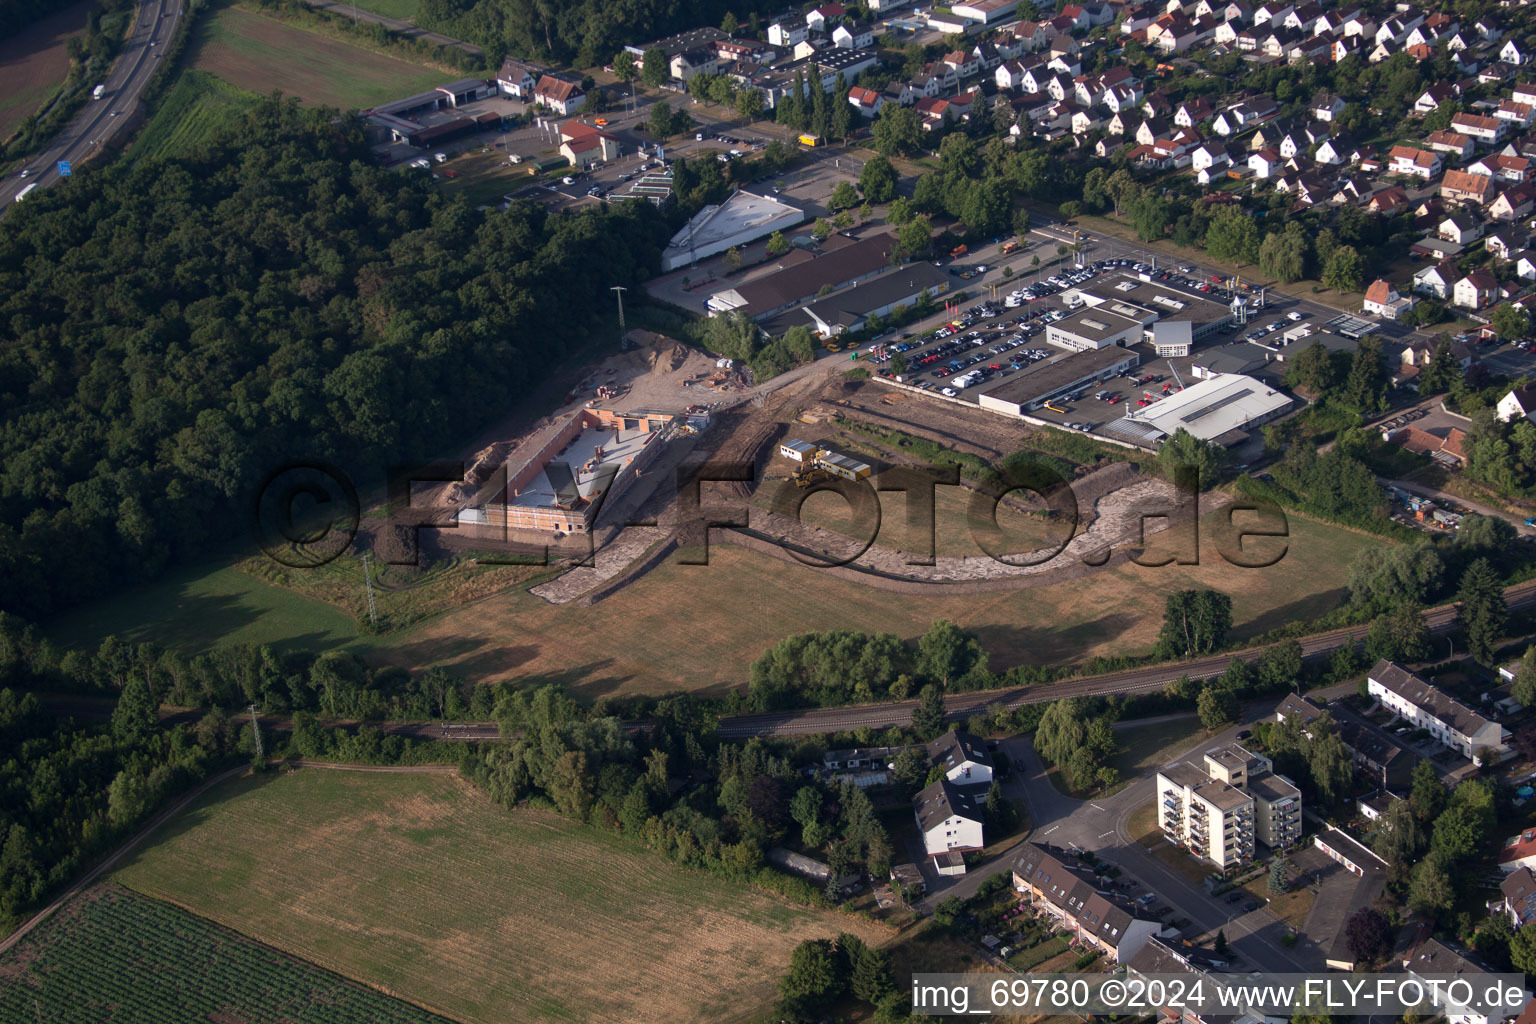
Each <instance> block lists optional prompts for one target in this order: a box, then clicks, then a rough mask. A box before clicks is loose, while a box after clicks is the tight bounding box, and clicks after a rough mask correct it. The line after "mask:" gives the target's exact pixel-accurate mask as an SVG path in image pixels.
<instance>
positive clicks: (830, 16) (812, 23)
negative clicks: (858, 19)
mask: <svg viewBox="0 0 1536 1024" xmlns="http://www.w3.org/2000/svg"><path fill="white" fill-rule="evenodd" d="M847 13H848V9H847V8H846V7H844V6H843V5H842V4H839V3H829V4H822V5H821V6H820V7H817V8H814V9H812V10H811V11H810V12H809V13H807V14H806V16H805V25H806V27H807V28H809V29H810V30H811V31H813V32H826V31H827V26H828V24H829V23H832V22H836V21H837V20H838V19H840V18H841V17H843V15H845V14H847Z"/></svg>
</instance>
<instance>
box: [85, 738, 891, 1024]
mask: <svg viewBox="0 0 1536 1024" xmlns="http://www.w3.org/2000/svg"><path fill="white" fill-rule="evenodd" d="M115 878H116V880H117V881H119V882H121V883H123V884H124V885H127V886H128V887H130V888H132V889H135V890H138V891H139V892H142V893H144V894H146V895H151V896H156V897H159V898H162V899H166V900H169V901H171V902H174V903H177V904H180V905H182V906H185V907H187V908H188V909H190V910H192V911H194V912H196V913H198V914H201V915H203V916H205V917H208V918H211V919H213V920H215V921H218V922H220V923H222V924H226V925H228V926H230V927H233V928H238V929H239V930H240V931H242V932H243V933H245V934H247V935H250V936H252V937H253V938H256V939H259V940H261V941H263V942H266V943H269V944H270V945H273V946H276V947H278V948H279V949H282V950H284V951H285V952H288V953H291V954H294V955H296V956H300V957H303V958H304V959H306V960H309V961H312V962H314V963H317V964H320V965H322V966H325V967H327V968H330V969H331V970H334V971H336V972H338V973H340V974H343V975H345V976H347V977H351V978H355V979H358V980H360V981H363V982H365V983H368V984H371V985H373V986H376V987H379V988H381V989H383V990H385V991H388V992H391V993H394V994H398V995H402V996H406V997H408V998H410V999H411V1000H412V1001H413V1002H417V1003H420V1004H422V1005H424V1006H427V1007H429V1008H432V1009H434V1010H437V1011H438V1012H441V1013H443V1014H446V1015H447V1016H450V1017H453V1018H455V1019H456V1020H460V1021H466V1022H481V1021H483V1022H487V1024H489V1022H497V1024H518V1022H525V1021H572V1020H601V1021H605V1022H615V1024H618V1022H627V1021H633V1022H637V1024H642V1022H643V1024H653V1022H655V1021H675V1022H684V1021H701V1022H702V1021H708V1022H717V1021H721V1020H724V1019H727V1018H734V1017H736V1016H738V1015H739V1014H741V1013H742V1012H743V1011H744V1010H747V1009H750V1008H751V1007H752V1006H753V1005H754V1004H756V1003H759V1002H763V1003H766V1002H769V1001H771V1000H772V999H773V998H774V980H775V979H776V978H777V977H778V976H779V975H780V974H782V973H783V970H784V968H785V967H786V965H787V964H788V962H789V955H790V951H791V950H792V949H793V948H794V946H795V944H796V943H797V942H799V941H800V940H801V939H803V938H811V937H829V936H832V935H835V934H836V933H837V932H839V931H852V932H854V933H856V934H859V935H860V936H861V937H863V938H864V939H865V940H866V941H869V942H872V943H874V942H883V941H884V940H885V939H886V938H887V937H888V935H889V930H888V929H887V928H886V927H885V926H883V925H876V924H872V923H870V922H867V921H862V920H860V919H858V918H855V917H851V916H848V915H844V914H840V913H836V912H831V911H810V910H805V909H801V908H798V907H795V906H793V905H791V904H788V903H786V902H784V901H782V900H779V899H777V898H775V897H772V896H769V895H766V894H762V893H758V892H756V891H754V890H750V889H747V888H744V887H742V886H737V885H733V884H731V883H728V882H725V881H723V880H720V879H717V878H715V877H714V876H712V875H706V874H702V873H697V872H692V871H687V870H684V869H682V868H679V867H676V866H674V865H672V864H670V863H668V862H667V861H665V860H664V859H662V858H661V857H660V856H659V855H656V854H651V853H648V852H646V851H644V850H641V849H638V848H636V847H634V846H631V845H630V844H629V843H628V842H626V841H625V840H623V839H622V838H620V837H618V836H614V835H611V834H608V833H604V832H601V831H598V830H596V829H593V828H589V827H587V826H582V825H577V824H575V823H574V822H571V821H569V820H567V819H565V818H561V817H559V816H558V815H555V814H554V813H552V812H547V811H541V810H531V809H530V810H519V811H516V812H510V811H506V810H503V809H502V808H499V807H497V806H496V805H494V804H492V803H491V802H490V801H489V800H488V799H487V798H486V797H485V796H484V795H482V794H481V793H479V792H478V791H477V790H474V789H473V788H472V787H470V786H469V785H468V784H467V783H465V782H463V781H462V780H460V779H458V778H457V777H456V776H454V775H448V774H435V775H422V774H397V773H361V772H343V771H328V770H325V769H317V768H308V769H301V770H300V771H298V772H296V773H292V774H284V775H280V776H277V777H268V778H265V779H249V778H248V779H243V780H238V781H235V782H231V783H228V784H226V785H225V786H222V787H219V788H216V789H215V790H213V791H212V792H210V794H209V795H208V797H206V798H205V799H204V800H203V801H201V802H200V803H199V804H197V805H196V806H194V808H192V809H191V810H189V811H188V812H187V813H186V814H184V815H183V816H182V817H181V818H179V819H178V820H177V821H175V822H173V823H172V824H171V825H170V826H169V827H168V830H167V831H166V832H165V833H164V834H163V836H162V837H161V838H159V839H158V840H157V841H155V842H153V843H152V844H151V845H150V846H148V847H146V848H145V849H143V850H142V851H141V852H140V853H138V854H137V855H136V856H135V857H134V858H133V860H132V861H131V862H130V863H128V864H127V865H126V866H125V867H123V868H121V869H120V870H119V871H118V872H117V873H116V875H115Z"/></svg>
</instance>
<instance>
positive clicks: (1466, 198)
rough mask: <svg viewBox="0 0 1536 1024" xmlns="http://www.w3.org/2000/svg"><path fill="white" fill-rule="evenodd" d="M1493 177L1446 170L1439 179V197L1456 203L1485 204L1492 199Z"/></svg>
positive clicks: (1480, 205)
mask: <svg viewBox="0 0 1536 1024" xmlns="http://www.w3.org/2000/svg"><path fill="white" fill-rule="evenodd" d="M1493 193H1494V187H1493V179H1492V178H1491V177H1489V176H1488V175H1486V174H1473V173H1471V172H1470V171H1456V170H1451V171H1446V172H1445V177H1444V178H1443V179H1441V181H1440V198H1441V199H1445V200H1448V201H1450V202H1456V203H1475V204H1476V205H1477V206H1479V207H1482V206H1486V205H1487V204H1488V203H1490V202H1491V201H1492V200H1493Z"/></svg>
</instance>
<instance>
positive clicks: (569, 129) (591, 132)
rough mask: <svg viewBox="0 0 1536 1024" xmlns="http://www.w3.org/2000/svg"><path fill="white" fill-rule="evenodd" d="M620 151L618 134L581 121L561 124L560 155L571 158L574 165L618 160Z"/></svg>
mask: <svg viewBox="0 0 1536 1024" xmlns="http://www.w3.org/2000/svg"><path fill="white" fill-rule="evenodd" d="M619 152H620V148H619V139H618V136H616V135H610V134H609V133H608V132H605V131H603V130H601V129H599V128H594V127H592V126H591V125H587V124H582V123H581V122H580V121H567V122H565V123H564V124H562V125H561V126H560V155H561V156H563V157H565V158H566V159H567V160H569V161H570V162H571V166H572V167H585V166H587V165H588V164H593V163H608V162H610V161H613V160H617V159H618V158H619Z"/></svg>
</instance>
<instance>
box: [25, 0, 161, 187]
mask: <svg viewBox="0 0 1536 1024" xmlns="http://www.w3.org/2000/svg"><path fill="white" fill-rule="evenodd" d="M181 16H182V0H140V3H139V10H138V13H137V15H136V17H135V20H134V23H133V30H132V31H131V32H129V34H128V38H127V40H126V41H125V42H124V44H123V49H122V52H121V53H119V54H118V57H117V63H116V64H114V65H113V67H112V70H111V72H109V73H108V75H107V78H106V81H105V82H104V83H103V84H105V85H106V87H107V91H106V95H105V96H103V97H102V98H101V99H99V100H91V101H89V102H88V103H86V105H85V107H84V108H83V109H82V110H81V111H80V112H79V113H78V114H76V115H75V116H74V118H73V119H72V120H71V121H70V122H69V124H68V125H66V126H65V127H64V130H63V131H61V132H59V134H58V137H57V138H55V139H54V140H53V143H52V144H51V145H50V146H49V147H48V148H47V149H46V150H44V152H43V153H42V155H40V156H34V157H32V158H31V159H29V160H28V161H27V162H26V164H25V166H26V167H28V168H30V169H31V170H32V174H31V175H30V176H28V177H27V178H25V179H23V178H20V177H18V176H16V175H12V176H11V177H9V178H7V179H6V180H5V183H4V187H3V188H0V213H3V212H4V211H5V209H6V207H8V206H9V205H10V204H11V203H13V202H15V200H16V193H17V192H19V191H21V189H22V188H23V187H25V186H26V185H30V184H33V183H36V184H37V186H38V188H39V189H44V188H47V187H48V186H50V185H52V184H54V183H55V182H57V181H58V180H59V170H58V164H59V161H61V160H67V161H69V162H70V163H72V164H75V165H76V166H78V165H79V164H81V163H83V162H84V161H85V160H86V159H88V158H89V157H92V156H94V155H96V154H97V153H99V152H101V150H102V147H103V146H105V145H106V143H107V142H108V141H109V140H110V139H112V138H113V137H114V136H115V135H117V133H118V132H119V131H121V130H122V129H123V125H124V123H125V122H127V121H128V120H129V119H130V118H131V117H132V115H133V112H134V110H135V108H136V106H137V104H138V102H139V96H140V95H141V94H142V93H143V92H144V89H145V87H146V86H148V85H149V82H150V79H151V78H153V77H154V74H155V72H156V71H158V70H159V69H160V62H161V60H162V59H163V58H164V56H165V54H164V51H165V48H166V46H167V45H168V44H169V43H170V41H171V40H172V39H173V38H175V35H176V29H177V25H178V24H179V23H180V21H181Z"/></svg>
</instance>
